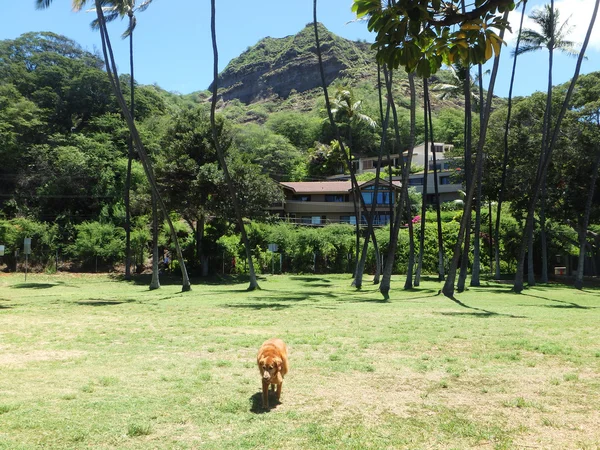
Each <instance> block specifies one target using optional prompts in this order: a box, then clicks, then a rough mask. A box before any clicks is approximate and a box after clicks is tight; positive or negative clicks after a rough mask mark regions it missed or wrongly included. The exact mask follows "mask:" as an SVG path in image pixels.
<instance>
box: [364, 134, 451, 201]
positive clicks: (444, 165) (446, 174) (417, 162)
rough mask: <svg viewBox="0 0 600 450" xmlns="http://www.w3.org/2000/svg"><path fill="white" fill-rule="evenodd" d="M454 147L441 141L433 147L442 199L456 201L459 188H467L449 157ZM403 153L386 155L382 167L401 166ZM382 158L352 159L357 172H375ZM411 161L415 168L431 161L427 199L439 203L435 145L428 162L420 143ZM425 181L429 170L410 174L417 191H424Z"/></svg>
mask: <svg viewBox="0 0 600 450" xmlns="http://www.w3.org/2000/svg"><path fill="white" fill-rule="evenodd" d="M453 149H454V146H453V145H451V144H444V143H441V142H435V143H434V145H433V150H434V151H435V160H436V161H435V166H436V167H437V178H438V192H439V194H440V202H441V203H444V202H449V201H454V200H457V199H459V198H460V194H459V191H461V190H463V186H462V184H461V183H456V181H455V178H456V177H455V176H454V175H455V173H456V170H455V169H453V168H451V164H450V163H451V157H448V155H447V153H448V152H449V151H451V150H453ZM400 157H401V156H400V154H399V153H397V154H394V155H390V158H389V159H388V157H387V155H385V156H384V157H383V158H382V161H381V167H382V169H383V168H385V167H388V166H389V165H390V163H391V166H392V167H396V168H397V167H400ZM402 158H403V159H404V161H406V160H407V158H408V151H405V152H404V153H403V154H402ZM378 160H379V158H378V157H377V156H370V157H366V158H360V159H357V160H355V161H353V162H352V164H353V165H354V169H355V170H356V173H357V174H361V173H364V172H373V173H375V171H376V170H377V165H378ZM411 164H412V166H413V168H414V167H423V168H424V167H425V165H426V164H427V169H428V173H427V202H428V203H429V204H432V203H434V202H435V195H434V192H435V185H434V183H435V179H434V174H433V168H434V163H433V153H432V151H431V146H430V147H429V152H428V155H427V161H425V144H421V145H418V146H416V147H415V148H414V150H413V156H412V161H411ZM424 184H425V173H424V171H423V170H422V171H419V172H416V173H412V174H410V177H409V185H410V186H413V187H414V188H415V189H416V190H417V192H420V193H422V192H423V186H424Z"/></svg>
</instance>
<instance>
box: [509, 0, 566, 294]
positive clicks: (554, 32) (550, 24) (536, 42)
mask: <svg viewBox="0 0 600 450" xmlns="http://www.w3.org/2000/svg"><path fill="white" fill-rule="evenodd" d="M529 17H530V18H531V19H532V20H533V21H534V22H535V23H536V25H538V28H539V31H537V30H532V29H529V28H527V29H525V30H523V31H522V35H521V40H522V41H523V46H521V47H520V48H518V49H515V51H514V52H513V53H514V55H515V57H516V56H517V55H522V54H524V53H532V52H536V51H539V50H542V49H547V50H548V92H547V96H546V110H545V112H544V119H543V125H542V149H541V152H540V160H539V163H538V174H539V170H540V169H539V168H540V167H541V166H542V164H543V161H544V159H545V158H547V157H548V153H549V152H548V145H549V134H550V124H551V123H552V69H553V64H554V50H559V51H561V52H563V53H566V54H567V55H571V56H577V55H578V52H577V50H575V43H574V42H573V41H569V40H568V39H567V36H568V35H569V33H570V32H571V30H572V27H570V26H569V19H567V20H565V21H564V22H563V23H562V24H561V23H560V14H559V11H558V10H557V9H555V8H554V0H552V1H551V2H550V5H545V6H544V7H543V8H542V9H536V10H534V11H533V12H532V13H531V15H530V16H529ZM541 190H542V194H541V198H540V200H541V207H540V238H541V247H542V249H541V250H542V252H541V257H542V282H543V283H547V282H548V258H547V245H546V224H545V222H546V220H545V209H546V208H545V201H546V195H545V193H546V182H545V180H542V184H541ZM525 236H526V239H527V241H528V242H529V243H530V244H529V245H530V247H531V245H532V240H533V222H532V225H531V227H530V228H529V229H526V230H525ZM528 269H529V270H528V282H529V284H530V285H535V277H534V273H533V257H532V252H531V251H530V252H529V268H528Z"/></svg>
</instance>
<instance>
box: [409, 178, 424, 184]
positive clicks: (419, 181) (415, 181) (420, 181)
mask: <svg viewBox="0 0 600 450" xmlns="http://www.w3.org/2000/svg"><path fill="white" fill-rule="evenodd" d="M408 185H409V186H423V177H419V178H411V179H410V180H408Z"/></svg>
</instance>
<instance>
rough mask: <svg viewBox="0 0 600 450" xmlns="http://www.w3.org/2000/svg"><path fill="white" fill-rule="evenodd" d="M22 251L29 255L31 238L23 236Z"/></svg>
mask: <svg viewBox="0 0 600 450" xmlns="http://www.w3.org/2000/svg"><path fill="white" fill-rule="evenodd" d="M23 253H24V254H26V255H31V238H25V240H24V241H23Z"/></svg>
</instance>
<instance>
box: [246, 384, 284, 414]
mask: <svg viewBox="0 0 600 450" xmlns="http://www.w3.org/2000/svg"><path fill="white" fill-rule="evenodd" d="M279 405H281V402H280V401H279V400H277V395H276V394H275V392H273V391H272V390H271V389H269V408H268V409H264V408H263V407H262V391H258V392H257V393H256V394H254V395H253V396H252V397H250V412H252V413H254V414H265V413H268V412H271V410H272V409H274V408H277V406H279Z"/></svg>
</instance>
